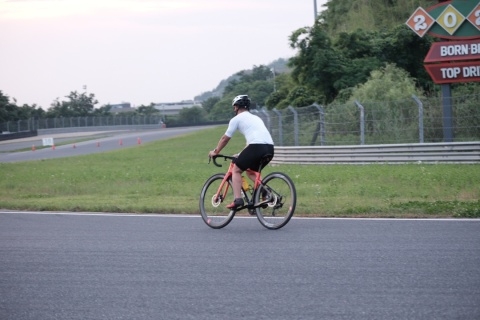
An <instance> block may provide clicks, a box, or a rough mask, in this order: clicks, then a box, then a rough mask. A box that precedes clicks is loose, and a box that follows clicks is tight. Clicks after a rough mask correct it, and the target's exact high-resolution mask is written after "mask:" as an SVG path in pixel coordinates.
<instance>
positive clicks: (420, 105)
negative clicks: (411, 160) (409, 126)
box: [412, 95, 424, 143]
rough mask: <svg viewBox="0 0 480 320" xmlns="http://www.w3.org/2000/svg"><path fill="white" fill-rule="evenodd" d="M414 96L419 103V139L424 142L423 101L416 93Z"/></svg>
mask: <svg viewBox="0 0 480 320" xmlns="http://www.w3.org/2000/svg"><path fill="white" fill-rule="evenodd" d="M412 98H413V100H415V102H416V103H417V105H418V140H419V142H420V143H423V142H424V140H423V103H422V101H420V99H418V97H417V96H415V95H413V96H412Z"/></svg>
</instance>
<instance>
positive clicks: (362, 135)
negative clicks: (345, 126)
mask: <svg viewBox="0 0 480 320" xmlns="http://www.w3.org/2000/svg"><path fill="white" fill-rule="evenodd" d="M355 105H356V106H357V107H358V108H359V109H360V144H361V145H364V144H365V108H364V107H363V106H362V105H361V104H360V102H358V101H357V100H355Z"/></svg>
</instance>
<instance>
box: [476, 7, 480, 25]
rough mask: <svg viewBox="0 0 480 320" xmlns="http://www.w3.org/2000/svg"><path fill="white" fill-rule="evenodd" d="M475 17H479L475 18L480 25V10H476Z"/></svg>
mask: <svg viewBox="0 0 480 320" xmlns="http://www.w3.org/2000/svg"><path fill="white" fill-rule="evenodd" d="M475 17H477V20H475V24H476V25H477V26H480V10H478V11H475Z"/></svg>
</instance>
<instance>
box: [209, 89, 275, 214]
mask: <svg viewBox="0 0 480 320" xmlns="http://www.w3.org/2000/svg"><path fill="white" fill-rule="evenodd" d="M232 107H233V111H234V112H235V116H234V117H233V118H232V119H231V120H230V122H229V123H228V128H227V131H226V132H225V134H224V135H223V136H222V137H221V138H220V141H219V142H218V144H217V147H216V148H215V149H213V150H212V151H210V152H209V153H208V156H209V157H213V156H216V155H217V154H219V153H220V151H221V150H222V149H223V148H224V147H225V146H226V145H227V143H228V142H229V141H230V139H231V138H232V136H233V134H234V133H235V132H236V131H237V130H238V131H240V133H241V134H243V135H244V136H245V140H246V142H247V146H246V147H245V148H244V149H243V150H242V151H241V152H240V153H239V154H238V156H237V158H236V160H235V161H234V163H235V166H234V170H233V174H232V186H233V194H234V196H235V199H234V200H233V202H232V203H230V204H229V205H227V208H228V209H233V210H235V209H237V208H239V207H241V206H243V198H242V195H241V192H242V191H241V190H242V172H244V171H246V170H247V169H251V170H254V171H257V170H258V169H259V167H260V161H261V159H262V158H263V157H264V156H266V155H268V154H270V155H272V156H273V153H274V149H273V139H272V136H271V135H270V132H268V129H267V127H265V124H264V123H263V121H262V119H260V117H258V116H256V115H254V114H252V113H250V98H249V97H248V95H239V96H236V97H235V98H233V101H232ZM269 161H270V160H268V161H267V162H264V163H263V165H262V168H263V167H265V166H266V165H267V164H268V162H269ZM247 175H248V176H249V178H250V179H251V180H252V181H254V180H255V174H253V173H249V172H248V171H247Z"/></svg>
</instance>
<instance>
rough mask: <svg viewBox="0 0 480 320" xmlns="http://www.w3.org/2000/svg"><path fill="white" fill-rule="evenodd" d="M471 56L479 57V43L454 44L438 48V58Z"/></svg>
mask: <svg viewBox="0 0 480 320" xmlns="http://www.w3.org/2000/svg"><path fill="white" fill-rule="evenodd" d="M471 54H478V55H480V43H471V44H455V45H449V46H441V47H440V56H442V57H455V56H464V55H471Z"/></svg>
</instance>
